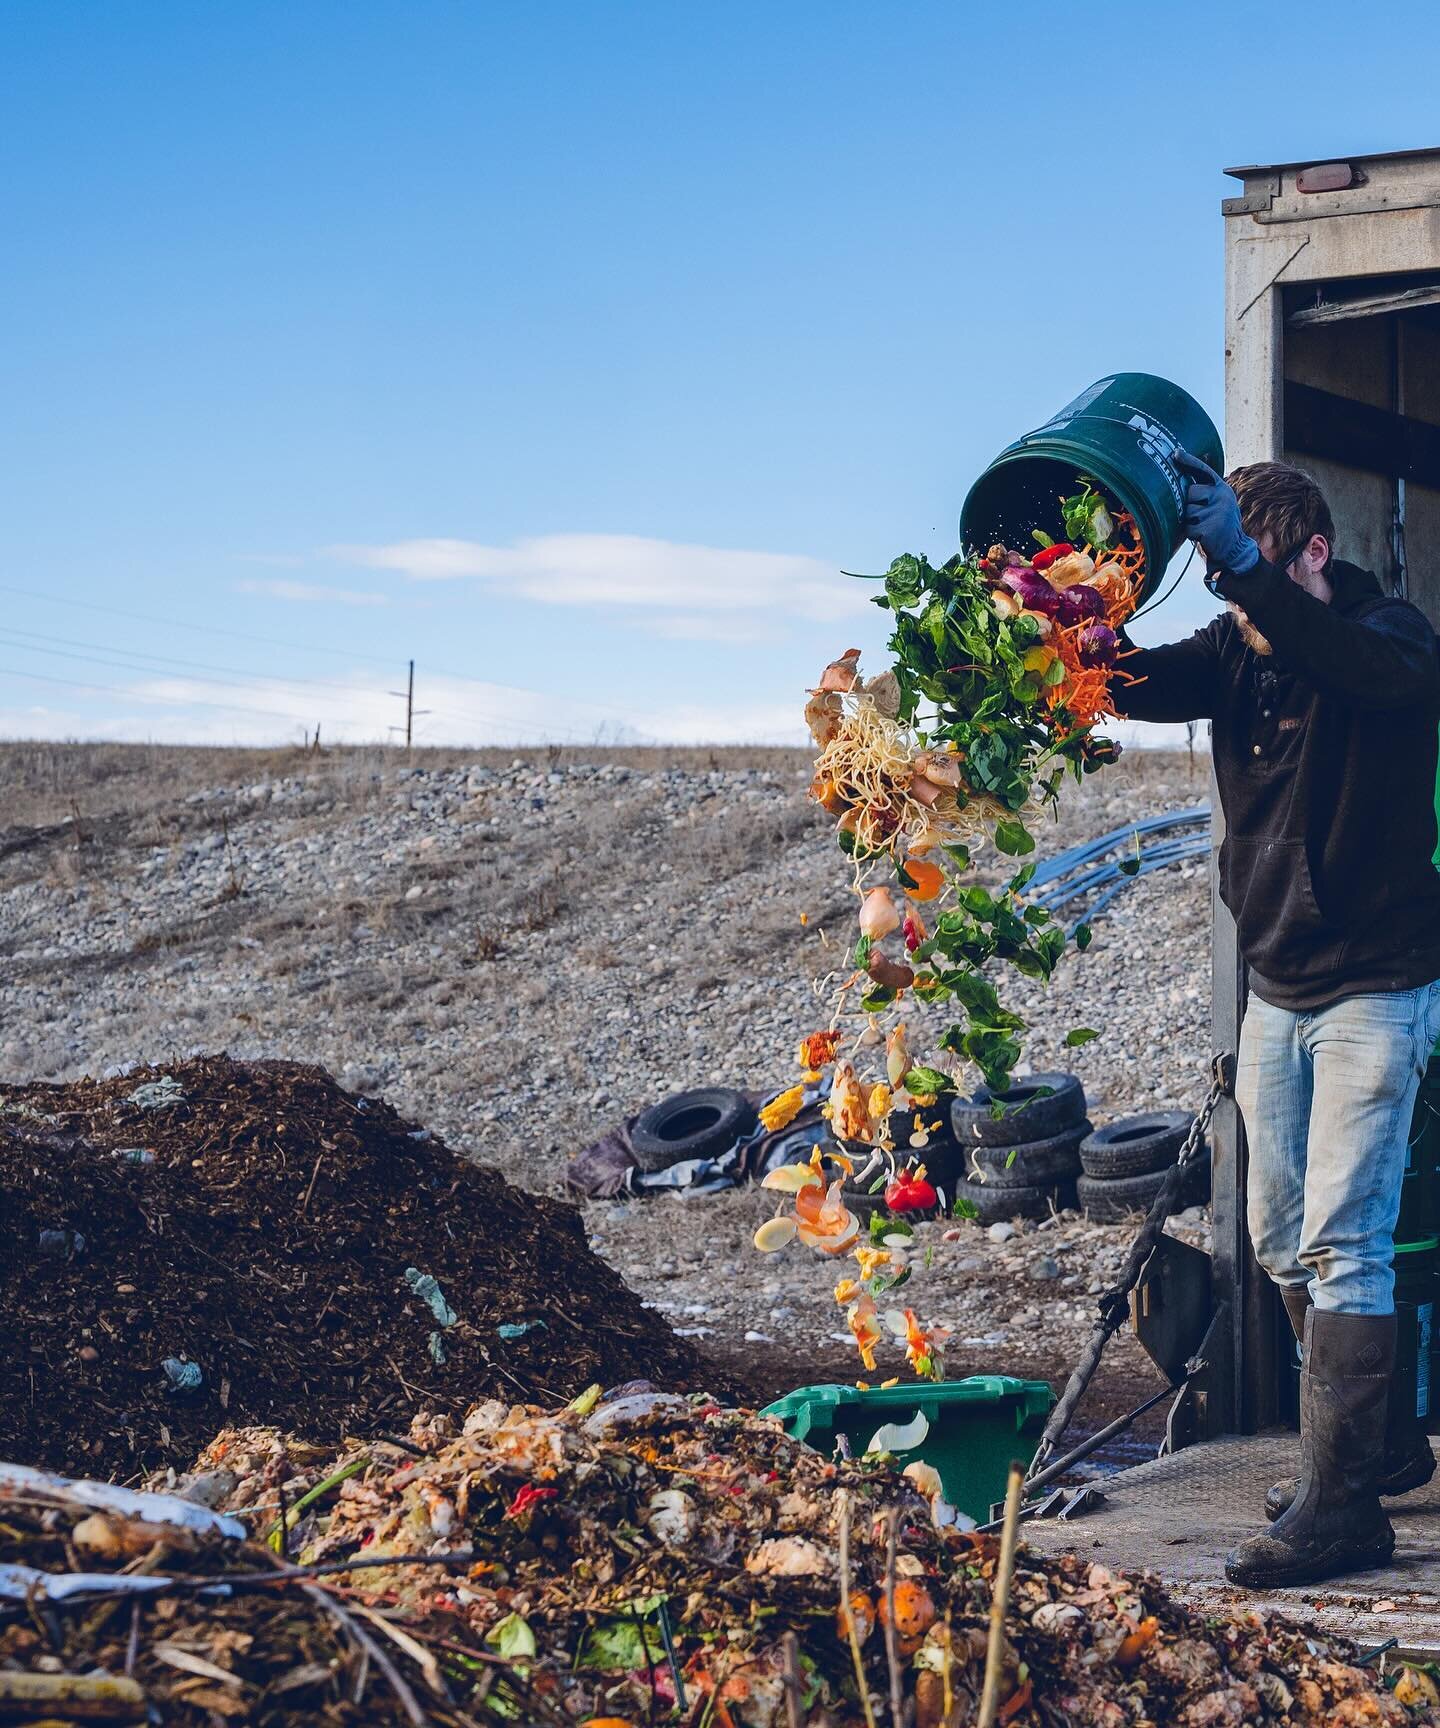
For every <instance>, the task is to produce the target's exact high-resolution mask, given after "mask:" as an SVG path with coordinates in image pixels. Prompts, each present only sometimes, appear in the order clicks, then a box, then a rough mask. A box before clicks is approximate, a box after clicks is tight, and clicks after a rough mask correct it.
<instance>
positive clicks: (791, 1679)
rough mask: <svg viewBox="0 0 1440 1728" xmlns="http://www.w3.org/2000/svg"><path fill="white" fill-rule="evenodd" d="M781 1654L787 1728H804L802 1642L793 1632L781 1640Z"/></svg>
mask: <svg viewBox="0 0 1440 1728" xmlns="http://www.w3.org/2000/svg"><path fill="white" fill-rule="evenodd" d="M780 1654H781V1657H782V1658H783V1660H784V1663H785V1722H786V1725H787V1728H803V1724H802V1722H801V1719H800V1711H801V1709H802V1693H801V1688H800V1640H799V1639H798V1638H797V1637H796V1636H795V1634H794V1633H793V1632H787V1633H786V1634H785V1636H784V1637H783V1638H782V1639H781V1640H780Z"/></svg>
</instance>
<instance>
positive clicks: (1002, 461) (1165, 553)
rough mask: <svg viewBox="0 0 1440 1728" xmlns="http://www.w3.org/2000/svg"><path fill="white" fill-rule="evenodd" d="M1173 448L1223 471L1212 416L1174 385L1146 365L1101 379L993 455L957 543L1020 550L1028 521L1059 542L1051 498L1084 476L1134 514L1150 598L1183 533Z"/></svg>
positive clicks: (1181, 486) (968, 503)
mask: <svg viewBox="0 0 1440 1728" xmlns="http://www.w3.org/2000/svg"><path fill="white" fill-rule="evenodd" d="M1177 447H1179V448H1183V449H1186V450H1188V451H1190V453H1191V454H1192V455H1194V456H1198V457H1200V458H1201V460H1202V461H1205V462H1208V463H1209V464H1210V466H1211V467H1212V468H1214V469H1215V470H1216V471H1217V472H1223V471H1224V463H1225V453H1224V450H1223V449H1222V447H1221V443H1220V434H1219V433H1218V432H1217V431H1216V430H1215V423H1214V421H1213V420H1212V419H1211V418H1210V416H1209V415H1208V414H1207V413H1206V412H1205V410H1204V409H1203V408H1202V407H1201V406H1200V404H1199V403H1198V402H1197V401H1196V400H1195V398H1194V397H1193V396H1191V395H1190V394H1189V393H1188V392H1187V391H1184V390H1182V389H1181V388H1180V386H1179V385H1178V384H1171V383H1169V382H1168V381H1167V380H1166V379H1164V378H1156V377H1153V376H1152V375H1151V374H1150V373H1148V372H1117V373H1115V374H1114V375H1113V376H1112V377H1109V378H1102V379H1101V380H1100V381H1099V383H1098V384H1092V385H1091V386H1090V388H1089V389H1088V390H1086V391H1083V392H1082V393H1081V394H1080V395H1079V396H1077V397H1076V398H1075V400H1074V401H1073V402H1071V403H1070V404H1069V405H1068V406H1067V407H1064V408H1062V409H1061V410H1060V412H1059V413H1058V414H1056V415H1055V417H1054V418H1053V419H1051V420H1047V421H1046V422H1045V424H1044V425H1043V426H1040V427H1037V428H1036V430H1035V431H1034V432H1027V433H1026V434H1025V436H1024V437H1023V438H1018V439H1016V441H1015V442H1014V443H1013V444H1010V445H1008V446H1007V447H1006V448H1005V449H1004V450H1002V451H1001V452H1000V454H999V455H998V456H997V457H996V458H995V460H994V461H993V462H992V463H991V464H990V466H989V467H988V468H987V469H986V470H985V472H984V473H983V474H982V475H981V476H980V478H979V479H978V480H977V481H976V482H975V484H974V485H973V486H972V487H971V488H970V495H969V496H968V497H967V498H966V500H965V503H964V507H963V508H962V509H961V511H960V543H961V545H962V546H965V547H969V548H971V549H973V550H976V551H982V552H983V551H984V550H985V548H986V547H987V546H990V545H993V544H994V543H995V542H996V541H997V540H998V541H1000V542H1002V543H1003V544H1004V545H1006V546H1010V547H1013V548H1015V549H1017V550H1020V549H1028V548H1029V547H1031V546H1033V545H1034V541H1033V540H1032V539H1031V534H1030V531H1031V529H1033V528H1039V529H1041V530H1042V531H1043V532H1044V533H1046V534H1049V535H1050V536H1051V537H1052V538H1054V539H1057V540H1058V539H1060V538H1061V535H1062V534H1063V532H1064V530H1063V527H1062V525H1061V521H1060V511H1059V500H1060V499H1061V498H1062V497H1066V496H1068V495H1069V494H1071V493H1073V492H1074V491H1076V489H1077V488H1076V481H1077V479H1078V478H1079V477H1080V476H1081V475H1084V476H1086V477H1087V478H1089V479H1092V480H1094V482H1095V483H1096V485H1097V486H1098V487H1099V489H1100V490H1101V491H1102V492H1103V493H1104V494H1105V496H1106V497H1107V498H1108V499H1109V500H1110V502H1111V503H1112V504H1118V505H1119V506H1120V507H1121V509H1124V510H1128V511H1129V512H1130V514H1131V515H1132V516H1133V517H1134V518H1135V523H1136V526H1137V527H1138V528H1139V530H1140V539H1141V543H1142V544H1143V545H1144V548H1145V585H1144V587H1143V589H1142V590H1141V594H1142V597H1146V596H1149V595H1151V594H1153V593H1154V591H1155V589H1156V587H1157V586H1158V584H1159V582H1160V580H1161V578H1162V577H1163V576H1164V574H1165V566H1166V565H1167V564H1168V563H1169V562H1170V560H1171V558H1172V557H1173V556H1174V555H1175V553H1176V552H1178V551H1179V549H1180V546H1181V543H1182V541H1183V538H1184V537H1183V535H1182V534H1181V532H1180V517H1181V512H1182V510H1183V509H1184V504H1185V482H1184V477H1183V476H1182V475H1181V474H1180V472H1179V471H1178V469H1177V468H1176V467H1175V464H1174V462H1173V460H1172V458H1173V456H1174V453H1175V450H1176V449H1177Z"/></svg>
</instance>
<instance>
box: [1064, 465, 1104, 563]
mask: <svg viewBox="0 0 1440 1728" xmlns="http://www.w3.org/2000/svg"><path fill="white" fill-rule="evenodd" d="M1081 484H1082V486H1083V488H1084V490H1083V491H1080V492H1077V493H1076V494H1075V495H1074V497H1072V498H1062V499H1061V500H1060V514H1061V516H1062V518H1063V519H1064V522H1065V538H1066V539H1067V540H1069V541H1071V542H1072V543H1073V544H1074V545H1077V546H1078V545H1080V544H1082V542H1083V543H1084V544H1087V545H1089V546H1090V547H1092V548H1093V549H1094V550H1095V551H1096V552H1101V551H1104V550H1105V548H1106V547H1107V546H1109V545H1110V543H1111V541H1113V540H1114V538H1115V522H1114V518H1113V517H1112V516H1111V514H1110V510H1109V507H1108V506H1107V505H1106V503H1105V499H1104V497H1103V496H1102V495H1101V494H1100V493H1099V492H1097V491H1096V490H1095V488H1094V486H1093V485H1092V484H1091V483H1090V481H1088V480H1086V479H1084V477H1083V476H1082V479H1081Z"/></svg>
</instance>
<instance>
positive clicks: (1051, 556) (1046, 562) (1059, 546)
mask: <svg viewBox="0 0 1440 1728" xmlns="http://www.w3.org/2000/svg"><path fill="white" fill-rule="evenodd" d="M1074 550H1075V548H1074V547H1073V546H1072V545H1071V544H1070V542H1069V541H1068V540H1057V541H1056V542H1055V544H1054V545H1053V546H1042V547H1041V548H1040V550H1039V551H1038V552H1037V553H1036V554H1035V556H1034V557H1033V558H1032V559H1031V560H1030V568H1031V569H1032V570H1048V569H1049V568H1050V566H1051V565H1052V564H1053V563H1054V562H1055V560H1056V559H1057V558H1068V557H1069V556H1070V554H1071V553H1072V552H1073V551H1074Z"/></svg>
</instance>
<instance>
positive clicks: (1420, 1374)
mask: <svg viewBox="0 0 1440 1728" xmlns="http://www.w3.org/2000/svg"><path fill="white" fill-rule="evenodd" d="M1437 1265H1440V1237H1437V1236H1426V1237H1423V1238H1422V1239H1421V1240H1420V1241H1418V1242H1397V1243H1396V1244H1395V1385H1396V1390H1397V1393H1400V1394H1401V1395H1402V1396H1403V1397H1404V1398H1405V1400H1406V1402H1407V1403H1410V1404H1413V1406H1414V1409H1415V1414H1416V1415H1417V1416H1418V1417H1419V1418H1420V1420H1421V1421H1422V1422H1424V1421H1426V1420H1428V1418H1429V1415H1430V1352H1431V1348H1432V1340H1433V1333H1434V1326H1433V1324H1432V1323H1433V1320H1434V1316H1435V1289H1436V1271H1437Z"/></svg>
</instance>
